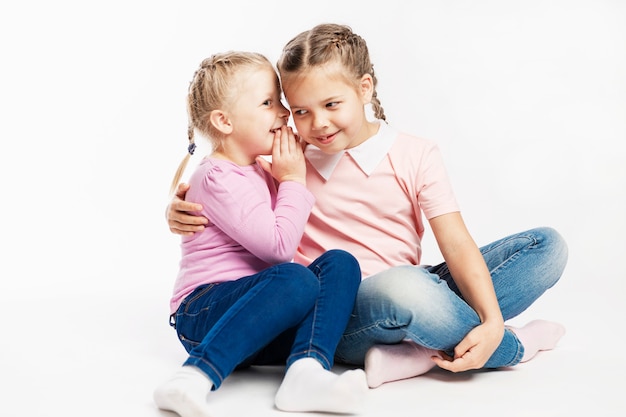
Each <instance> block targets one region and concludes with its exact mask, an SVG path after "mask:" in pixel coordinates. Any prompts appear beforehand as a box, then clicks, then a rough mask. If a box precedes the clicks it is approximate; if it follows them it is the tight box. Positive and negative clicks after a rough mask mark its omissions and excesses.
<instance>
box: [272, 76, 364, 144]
mask: <svg viewBox="0 0 626 417" xmlns="http://www.w3.org/2000/svg"><path fill="white" fill-rule="evenodd" d="M283 91H284V93H285V98H286V99H287V102H288V103H289V107H290V108H291V112H292V114H293V120H294V123H295V126H296V130H297V131H298V135H299V136H300V137H301V138H302V139H304V140H305V141H306V142H307V143H310V144H312V145H315V146H317V147H318V148H320V149H321V150H322V151H323V152H325V153H329V154H332V153H337V152H340V151H342V150H344V149H349V148H353V147H355V146H357V145H359V144H360V143H362V142H364V141H365V140H366V139H367V138H369V137H370V136H372V133H373V131H372V124H371V123H369V122H368V121H367V119H366V117H365V108H364V106H365V104H367V103H369V102H370V100H371V98H372V92H373V83H372V78H371V76H370V75H369V74H367V75H364V76H363V77H362V79H361V82H360V85H359V86H355V85H354V84H351V83H349V82H348V81H347V79H346V78H345V76H344V75H343V73H342V68H341V66H340V65H335V64H326V65H323V66H320V67H315V68H313V69H312V70H309V71H308V72H306V73H305V74H301V75H296V76H293V75H288V76H287V77H284V78H283ZM374 131H375V130H374Z"/></svg>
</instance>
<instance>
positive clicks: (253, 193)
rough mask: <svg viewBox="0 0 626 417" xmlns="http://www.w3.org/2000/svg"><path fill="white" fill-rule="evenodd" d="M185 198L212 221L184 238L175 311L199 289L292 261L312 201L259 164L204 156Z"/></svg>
mask: <svg viewBox="0 0 626 417" xmlns="http://www.w3.org/2000/svg"><path fill="white" fill-rule="evenodd" d="M189 185H190V188H189V191H187V195H186V199H187V200H189V201H193V202H197V203H200V204H202V207H203V210H202V212H200V213H196V214H200V215H203V216H205V217H206V218H208V219H210V221H211V222H212V224H210V225H208V226H207V227H206V229H205V230H204V231H203V232H202V233H196V234H194V235H193V236H189V237H186V236H185V237H183V238H182V243H181V251H182V258H181V261H180V270H179V274H178V278H177V279H176V282H175V284H174V294H173V296H172V298H171V300H170V309H171V312H172V313H173V312H175V311H176V309H177V308H178V306H179V305H180V302H181V301H182V299H183V298H184V297H186V296H187V295H189V294H190V293H191V292H192V291H193V290H194V289H195V288H196V287H197V286H198V285H201V284H208V283H216V282H224V281H232V280H236V279H238V278H241V277H244V276H248V275H252V274H255V273H257V272H259V271H261V270H263V269H265V268H267V267H269V266H271V265H275V264H277V263H281V262H289V261H291V260H292V259H293V257H294V254H295V252H296V248H297V246H298V242H299V241H300V238H301V237H302V233H303V230H304V225H305V223H306V221H307V218H308V216H309V213H310V210H311V207H312V206H313V203H314V202H315V199H314V197H313V195H312V194H311V193H310V192H309V191H308V190H307V189H306V188H305V187H304V186H303V185H302V184H299V183H296V182H293V181H286V182H283V183H281V184H280V185H279V186H278V187H277V185H276V183H275V181H274V179H273V178H272V177H271V175H269V174H268V173H266V172H265V171H264V170H263V169H262V168H261V167H260V166H259V165H257V164H254V165H250V166H244V167H241V166H238V165H236V164H233V163H231V162H228V161H224V160H220V159H211V158H205V159H204V160H203V161H201V162H200V164H199V166H198V168H197V169H196V170H195V171H194V173H193V174H192V176H191V178H190V179H189Z"/></svg>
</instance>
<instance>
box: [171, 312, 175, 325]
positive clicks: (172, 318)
mask: <svg viewBox="0 0 626 417" xmlns="http://www.w3.org/2000/svg"><path fill="white" fill-rule="evenodd" d="M170 326H172V327H173V328H176V313H174V314H171V315H170Z"/></svg>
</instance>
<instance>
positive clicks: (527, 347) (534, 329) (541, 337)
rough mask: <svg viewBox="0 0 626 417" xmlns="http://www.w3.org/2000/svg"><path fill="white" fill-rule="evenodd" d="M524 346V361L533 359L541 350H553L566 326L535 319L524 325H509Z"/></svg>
mask: <svg viewBox="0 0 626 417" xmlns="http://www.w3.org/2000/svg"><path fill="white" fill-rule="evenodd" d="M507 328H508V329H510V330H511V331H512V332H513V333H515V335H516V336H517V338H518V339H519V340H520V342H521V343H522V345H523V346H524V357H523V358H522V362H527V361H529V360H531V359H532V358H533V357H534V356H535V355H536V354H537V353H538V352H539V351H541V350H551V349H554V348H555V347H556V344H557V343H558V341H559V340H560V339H561V337H563V335H564V334H565V327H563V326H562V325H560V324H559V323H555V322H552V321H546V320H533V321H531V322H529V323H527V324H526V325H525V326H524V327H520V328H516V327H511V326H507Z"/></svg>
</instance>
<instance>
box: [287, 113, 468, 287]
mask: <svg viewBox="0 0 626 417" xmlns="http://www.w3.org/2000/svg"><path fill="white" fill-rule="evenodd" d="M305 153H306V156H307V188H308V189H309V190H310V191H311V192H312V193H313V195H314V196H315V198H316V204H315V205H314V207H313V209H312V211H311V214H310V216H309V221H308V223H307V225H306V227H305V230H304V236H303V238H302V241H301V242H300V246H299V247H298V252H297V254H296V257H295V261H296V262H299V263H302V264H304V265H308V264H309V263H310V262H311V261H312V260H314V259H315V258H317V257H318V256H320V255H321V254H322V253H323V252H324V251H326V250H329V249H334V248H338V249H344V250H346V251H348V252H350V253H351V254H353V255H354V256H355V257H356V258H357V259H358V260H359V263H360V265H361V270H362V272H363V277H364V278H366V277H368V276H370V275H373V274H375V273H378V272H382V271H384V270H386V269H388V268H390V267H392V266H398V265H408V264H412V265H419V263H420V257H421V238H422V236H423V234H424V223H423V218H422V217H423V216H422V213H424V217H425V218H426V219H431V218H433V217H436V216H440V215H442V214H446V213H451V212H455V211H459V205H458V203H457V201H456V198H455V196H454V193H453V190H452V187H451V185H450V181H449V179H448V175H447V172H446V169H445V166H444V164H443V160H442V158H441V154H440V151H439V148H438V147H437V145H436V144H435V143H434V142H432V141H430V140H427V139H422V138H418V137H414V136H410V135H407V134H404V133H400V132H398V131H396V130H394V129H393V128H391V127H389V126H388V125H387V124H386V123H384V122H382V123H380V128H379V131H378V133H377V134H376V135H374V136H373V137H371V138H370V139H368V140H366V141H365V142H363V143H362V144H361V145H359V146H357V147H355V148H352V149H349V150H347V151H342V152H339V153H337V154H333V155H327V154H324V153H323V152H321V151H320V150H319V149H318V148H317V147H315V146H308V147H307V149H306V151H305Z"/></svg>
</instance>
